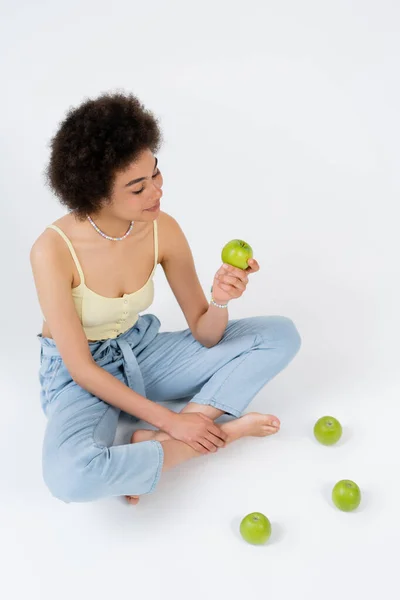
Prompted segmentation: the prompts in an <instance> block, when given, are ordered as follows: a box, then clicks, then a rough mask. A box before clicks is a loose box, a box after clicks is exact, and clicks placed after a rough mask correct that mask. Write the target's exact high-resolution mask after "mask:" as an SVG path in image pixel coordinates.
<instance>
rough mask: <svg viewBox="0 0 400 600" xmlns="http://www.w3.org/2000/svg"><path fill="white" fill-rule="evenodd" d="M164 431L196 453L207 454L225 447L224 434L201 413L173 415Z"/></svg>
mask: <svg viewBox="0 0 400 600" xmlns="http://www.w3.org/2000/svg"><path fill="white" fill-rule="evenodd" d="M164 431H165V432H166V433H168V434H169V435H170V436H171V437H173V438H174V439H175V440H179V441H181V442H185V443H186V444H188V445H189V446H191V447H192V448H193V449H194V450H196V451H197V452H201V454H208V452H216V451H217V450H218V448H222V447H223V446H225V441H226V439H227V435H226V433H224V432H223V431H222V429H221V428H220V427H218V425H216V424H215V423H214V421H213V420H212V419H210V417H207V416H206V415H203V414H201V413H195V412H187V413H174V414H173V416H172V417H171V419H170V421H169V423H168V424H167V426H166V427H164Z"/></svg>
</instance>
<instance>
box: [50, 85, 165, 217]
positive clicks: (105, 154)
mask: <svg viewBox="0 0 400 600" xmlns="http://www.w3.org/2000/svg"><path fill="white" fill-rule="evenodd" d="M162 141H163V139H162V132H161V130H160V127H159V121H158V119H157V118H156V117H155V116H154V115H153V113H152V112H150V111H149V110H147V109H146V108H145V107H144V106H143V104H142V103H141V102H140V101H139V100H138V98H137V97H135V96H134V95H132V94H126V93H114V94H111V93H105V94H102V95H101V96H99V97H98V98H96V99H88V100H86V101H85V102H84V103H82V104H81V105H80V106H78V108H70V109H69V111H68V112H67V115H66V117H65V119H64V120H63V121H62V123H61V125H60V127H59V129H58V131H57V133H56V134H55V136H54V137H53V138H52V140H51V143H50V148H51V154H50V160H49V164H48V166H47V168H46V171H45V177H46V182H47V184H48V185H49V187H50V189H51V190H52V191H53V192H54V193H55V195H56V196H57V197H58V199H59V200H60V202H61V204H63V205H65V206H67V207H68V209H69V210H70V211H74V212H75V214H76V215H77V217H78V218H79V219H84V218H85V217H86V215H87V214H88V213H96V212H97V211H98V210H99V208H101V206H102V204H103V201H104V200H106V201H107V200H109V198H110V194H111V189H112V184H113V179H114V176H115V174H116V172H118V171H120V170H122V169H124V168H125V167H127V166H128V165H129V164H130V163H131V162H134V161H135V160H137V158H138V157H139V155H140V154H141V153H142V152H143V151H144V150H147V149H149V150H150V151H152V152H153V153H156V152H158V150H159V149H160V146H161V144H162Z"/></svg>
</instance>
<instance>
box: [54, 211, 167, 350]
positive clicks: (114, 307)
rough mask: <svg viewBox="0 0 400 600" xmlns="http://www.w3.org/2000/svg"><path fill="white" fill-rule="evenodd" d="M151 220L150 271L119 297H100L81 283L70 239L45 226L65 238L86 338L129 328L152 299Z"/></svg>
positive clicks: (111, 335)
mask: <svg viewBox="0 0 400 600" xmlns="http://www.w3.org/2000/svg"><path fill="white" fill-rule="evenodd" d="M153 223H154V226H153V233H154V266H153V270H152V272H151V273H150V276H149V278H148V280H147V282H146V283H145V284H144V286H143V287H141V288H140V289H139V290H137V291H136V292H133V293H132V294H124V295H123V296H122V297H120V298H107V297H106V296H100V294H97V293H96V292H94V291H93V290H91V289H89V288H88V287H87V286H86V285H85V276H84V274H83V271H82V267H81V265H80V263H79V261H78V258H77V256H76V253H75V250H74V247H73V246H72V243H71V241H70V240H69V239H68V238H67V236H66V235H65V233H64V232H63V231H62V230H61V229H60V228H59V227H57V225H48V228H51V229H54V230H55V231H57V232H58V233H59V234H60V235H61V237H62V238H63V239H64V240H65V242H66V244H67V246H68V248H69V250H70V252H71V254H72V258H73V259H74V262H75V264H76V268H77V269H78V273H79V277H80V283H79V285H78V286H77V287H75V288H72V297H73V299H74V303H75V308H76V311H77V313H78V316H79V319H80V321H81V323H82V326H83V329H84V331H85V334H86V337H87V339H88V340H93V341H99V340H105V339H109V338H116V337H117V336H118V335H120V334H121V333H124V332H125V331H127V330H128V329H130V328H131V327H132V326H133V325H134V324H135V323H136V321H137V319H138V317H139V313H140V312H142V311H143V310H145V309H146V308H148V307H149V306H150V305H151V303H152V302H153V299H154V283H153V276H154V272H155V270H156V267H157V260H158V232H157V220H155V221H153Z"/></svg>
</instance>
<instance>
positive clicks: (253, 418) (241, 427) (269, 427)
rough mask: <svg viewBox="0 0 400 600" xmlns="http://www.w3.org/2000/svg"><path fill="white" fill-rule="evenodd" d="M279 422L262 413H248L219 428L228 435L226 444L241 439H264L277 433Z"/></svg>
mask: <svg viewBox="0 0 400 600" xmlns="http://www.w3.org/2000/svg"><path fill="white" fill-rule="evenodd" d="M275 423H276V425H275ZM280 425H281V424H280V421H279V419H278V418H277V417H274V415H263V414H262V413H256V412H252V413H248V414H247V415H244V416H243V417H240V418H239V419H235V420H234V421H229V422H228V423H224V424H223V425H222V426H221V429H223V430H224V431H225V433H226V434H227V435H228V439H227V444H230V443H231V442H234V441H235V440H238V439H240V438H242V437H248V436H251V437H265V436H267V435H273V434H274V433H278V431H279V428H280Z"/></svg>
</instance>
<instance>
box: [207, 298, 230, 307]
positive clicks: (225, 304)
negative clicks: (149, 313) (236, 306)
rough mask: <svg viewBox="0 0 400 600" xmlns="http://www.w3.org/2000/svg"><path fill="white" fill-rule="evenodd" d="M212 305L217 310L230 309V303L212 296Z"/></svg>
mask: <svg viewBox="0 0 400 600" xmlns="http://www.w3.org/2000/svg"><path fill="white" fill-rule="evenodd" d="M210 305H211V306H215V307H216V308H228V301H227V300H223V301H222V300H218V298H214V297H213V296H211V299H210Z"/></svg>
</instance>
